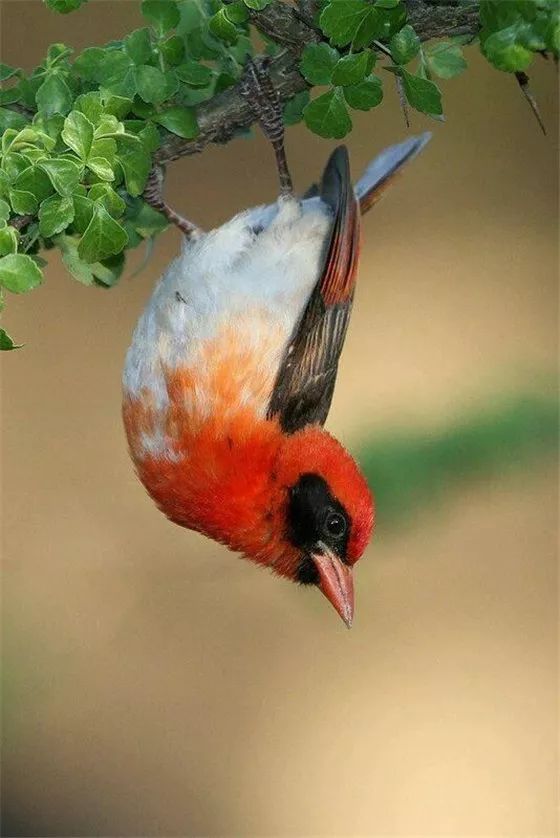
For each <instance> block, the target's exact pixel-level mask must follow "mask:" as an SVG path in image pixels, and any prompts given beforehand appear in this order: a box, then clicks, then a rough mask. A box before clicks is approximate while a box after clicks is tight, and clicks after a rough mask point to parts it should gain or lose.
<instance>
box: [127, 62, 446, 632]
mask: <svg viewBox="0 0 560 838" xmlns="http://www.w3.org/2000/svg"><path fill="white" fill-rule="evenodd" d="M241 93H242V95H243V96H244V97H245V100H246V101H247V102H248V103H249V104H250V106H251V108H253V110H254V111H255V115H256V116H257V118H258V121H259V122H260V124H261V127H262V129H263V131H264V133H265V135H266V136H267V137H268V139H269V140H270V142H271V143H272V146H273V149H274V152H275V156H276V163H277V168H278V174H279V181H280V190H279V196H278V198H277V200H276V201H275V202H274V203H272V204H270V205H267V206H258V207H254V208H251V209H246V210H243V211H242V212H240V213H238V214H236V215H235V216H234V217H233V218H231V219H230V220H229V221H226V222H225V223H224V224H222V225H221V226H220V227H218V228H216V229H214V230H211V231H207V232H205V231H202V230H201V229H200V228H198V227H197V226H196V225H195V224H193V223H192V222H190V221H186V220H184V219H183V220H182V221H183V223H182V224H181V229H182V230H183V231H184V233H185V236H184V240H183V244H182V249H181V252H180V254H179V256H178V257H177V258H176V259H175V260H174V261H173V262H172V263H171V264H170V266H169V267H168V268H167V270H166V271H165V273H164V274H163V277H162V278H161V279H160V281H159V282H158V284H157V285H156V286H155V289H154V291H153V293H152V296H151V298H150V300H149V302H148V305H147V307H146V309H145V310H144V312H143V313H142V315H141V317H140V319H139V322H138V324H137V326H136V328H135V330H134V334H133V337H132V342H131V345H130V348H129V350H128V352H127V355H126V361H125V366H124V373H123V419H124V427H125V431H126V436H127V439H128V446H129V451H130V454H131V457H132V460H133V463H134V466H135V469H136V472H137V474H138V476H139V478H140V480H141V482H142V483H143V485H144V487H145V488H146V490H147V492H148V494H149V495H150V496H151V497H152V499H153V500H154V501H155V503H156V505H157V506H158V507H159V509H160V510H161V511H162V512H163V513H164V514H165V515H166V516H167V518H168V519H169V520H170V521H172V522H174V523H175V524H178V525H180V526H182V527H186V528H188V529H190V530H195V531H197V532H199V533H203V534H204V535H206V536H208V537H209V538H211V539H213V540H215V541H217V542H219V543H221V544H223V545H225V546H227V547H228V548H230V549H231V550H232V551H234V552H236V553H239V554H241V555H242V556H243V557H244V558H246V559H249V560H250V561H252V562H254V563H256V564H257V565H263V566H265V567H267V568H269V569H271V570H272V571H273V573H274V574H276V575H277V576H280V577H284V578H287V579H289V580H291V581H293V582H297V583H300V584H302V585H305V586H314V587H317V588H318V589H319V590H320V591H321V592H322V594H324V596H325V597H326V599H327V600H328V601H329V602H330V604H331V605H332V606H333V607H334V609H335V610H336V611H337V613H338V614H339V616H340V617H341V618H342V620H343V621H344V623H345V624H346V626H347V627H350V626H351V625H352V621H353V617H354V582H353V568H354V566H355V564H356V562H357V561H358V560H359V559H360V558H361V556H362V555H363V553H364V551H365V549H366V547H367V545H368V543H369V541H370V537H371V535H372V531H373V527H374V517H375V515H374V501H373V496H372V493H371V492H370V489H369V487H368V484H367V482H366V479H365V477H364V475H363V474H362V472H361V470H360V468H359V466H358V465H357V463H356V462H355V460H354V459H353V457H352V456H351V454H350V453H349V452H348V451H347V450H346V449H345V448H344V447H343V446H342V445H341V443H340V442H338V441H337V440H336V439H335V438H334V437H333V436H332V435H331V434H330V433H329V432H328V431H327V430H326V429H325V428H324V423H325V421H326V419H327V415H328V412H329V408H330V405H331V400H332V398H333V392H334V387H335V382H336V378H337V369H338V361H339V357H340V354H341V351H342V347H343V344H344V340H345V336H346V332H347V328H348V323H349V318H350V313H351V310H352V302H353V299H354V292H355V286H356V278H357V270H358V261H359V251H360V220H361V217H362V215H363V214H364V213H365V212H367V211H368V210H369V209H370V208H371V207H372V206H373V205H374V204H375V203H377V201H378V199H379V198H380V197H381V195H382V194H383V193H384V191H385V189H386V187H387V186H388V185H389V183H391V182H392V181H393V180H394V178H395V176H396V175H397V173H398V172H399V170H400V169H401V167H402V166H403V165H404V164H405V163H406V162H407V161H409V160H411V159H412V158H413V157H415V156H416V155H417V154H418V153H419V152H420V151H421V149H422V148H423V147H424V146H425V145H426V143H427V142H428V140H429V139H430V135H429V134H423V135H421V136H417V137H410V138H408V139H406V140H405V141H404V142H401V143H399V144H397V145H393V146H391V147H390V148H387V149H386V150H385V151H383V152H382V153H381V154H380V155H379V156H378V157H377V158H376V159H375V160H374V161H373V162H372V163H370V165H369V166H368V167H367V168H366V170H365V172H364V174H363V176H362V177H361V178H360V179H359V180H358V182H357V184H356V185H355V186H353V185H352V181H351V176H350V167H349V155H348V151H347V148H346V147H345V146H339V147H338V148H336V149H335V150H334V152H333V153H332V154H331V156H330V158H329V159H328V162H327V164H326V166H325V169H324V173H323V176H322V178H321V180H320V182H319V183H318V184H314V185H313V186H312V187H310V188H309V189H308V190H307V192H306V193H305V194H304V196H303V197H301V198H298V197H297V195H296V193H295V191H294V188H293V185H292V179H291V175H290V172H289V168H288V164H287V160H286V153H285V148H284V125H283V120H282V111H281V108H280V104H279V100H278V96H277V95H276V93H275V91H274V87H273V85H272V83H271V80H270V75H269V73H268V69H267V67H266V66H265V65H264V64H263V65H260V66H259V65H257V64H256V62H250V63H249V65H248V68H247V71H246V73H245V76H244V78H243V82H242V85H241ZM174 216H175V217H177V216H176V214H174Z"/></svg>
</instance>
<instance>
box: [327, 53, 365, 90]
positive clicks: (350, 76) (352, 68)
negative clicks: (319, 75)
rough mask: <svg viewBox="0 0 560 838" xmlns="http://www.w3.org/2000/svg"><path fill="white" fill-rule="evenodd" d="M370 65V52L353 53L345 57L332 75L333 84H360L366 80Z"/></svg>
mask: <svg viewBox="0 0 560 838" xmlns="http://www.w3.org/2000/svg"><path fill="white" fill-rule="evenodd" d="M368 63H369V52H367V51H366V50H364V51H363V52H358V53H351V54H350V55H345V56H344V58H341V59H340V61H339V62H338V63H337V65H336V67H335V68H334V70H333V74H332V83H333V84H341V85H347V84H358V82H360V81H362V80H363V79H364V78H365V75H366V73H367V67H368Z"/></svg>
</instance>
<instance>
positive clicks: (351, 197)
mask: <svg viewBox="0 0 560 838" xmlns="http://www.w3.org/2000/svg"><path fill="white" fill-rule="evenodd" d="M320 196H321V199H322V200H323V201H324V202H325V203H326V204H328V206H330V207H331V209H332V212H333V216H334V220H333V226H332V232H331V237H330V242H329V246H328V250H327V255H326V258H325V263H324V266H323V269H322V272H321V276H320V278H319V281H318V282H317V285H316V286H315V288H314V290H313V292H312V294H311V296H310V298H309V301H308V303H307V306H306V308H305V310H304V312H303V315H302V317H301V319H300V321H299V323H298V324H297V326H296V329H295V331H294V334H293V336H292V338H291V340H290V343H289V345H288V348H287V350H286V354H285V356H284V360H283V362H282V364H281V366H280V369H279V372H278V376H277V378H276V383H275V385H274V389H273V392H272V397H271V400H270V404H269V407H268V412H267V416H268V418H272V417H277V418H278V419H279V420H280V424H281V426H282V429H283V430H284V431H285V432H286V433H293V432H294V431H296V430H298V429H299V428H302V427H303V426H304V425H308V424H310V423H319V424H321V425H322V424H323V423H324V422H325V420H326V418H327V414H328V412H329V408H330V405H331V400H332V396H333V392H334V385H335V381H336V374H337V369H338V359H339V357H340V353H341V352H342V346H343V344H344V338H345V337H346V330H347V328H348V321H349V318H350V312H351V309H352V299H353V296H354V286H355V282H356V273H357V267H358V251H359V232H360V213H359V208H358V201H357V199H356V196H355V194H354V190H353V187H352V182H351V180H350V166H349V162H348V152H347V150H346V148H345V147H344V146H341V147H340V148H337V149H336V150H335V151H334V153H333V154H332V155H331V157H330V159H329V161H328V163H327V166H326V168H325V172H324V175H323V180H322V183H321V188H320Z"/></svg>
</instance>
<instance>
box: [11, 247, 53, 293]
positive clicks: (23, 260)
mask: <svg viewBox="0 0 560 838" xmlns="http://www.w3.org/2000/svg"><path fill="white" fill-rule="evenodd" d="M42 281H43V274H42V273H41V270H40V268H39V267H38V266H37V265H36V264H35V262H34V261H33V259H32V258H31V256H27V255H26V254H25V253H9V254H8V255H7V256H2V258H1V259H0V285H3V286H4V288H7V290H8V291H11V292H12V294H24V293H25V292H26V291H31V290H32V289H33V288H36V287H37V286H38V285H40V284H41V282H42Z"/></svg>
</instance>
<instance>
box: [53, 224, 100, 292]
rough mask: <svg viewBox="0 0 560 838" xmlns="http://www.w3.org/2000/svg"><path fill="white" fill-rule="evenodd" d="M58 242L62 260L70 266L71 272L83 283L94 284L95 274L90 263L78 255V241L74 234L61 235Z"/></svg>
mask: <svg viewBox="0 0 560 838" xmlns="http://www.w3.org/2000/svg"><path fill="white" fill-rule="evenodd" d="M56 244H57V245H58V247H59V248H60V251H61V253H62V261H63V262H64V264H65V265H66V267H67V268H68V271H69V273H70V274H71V276H73V277H74V279H77V280H78V282H81V283H82V285H93V283H94V276H93V271H92V269H91V267H90V265H88V264H87V262H84V261H83V259H80V257H79V255H78V242H77V241H76V239H74V238H73V237H72V236H59V237H58V238H57V240H56Z"/></svg>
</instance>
